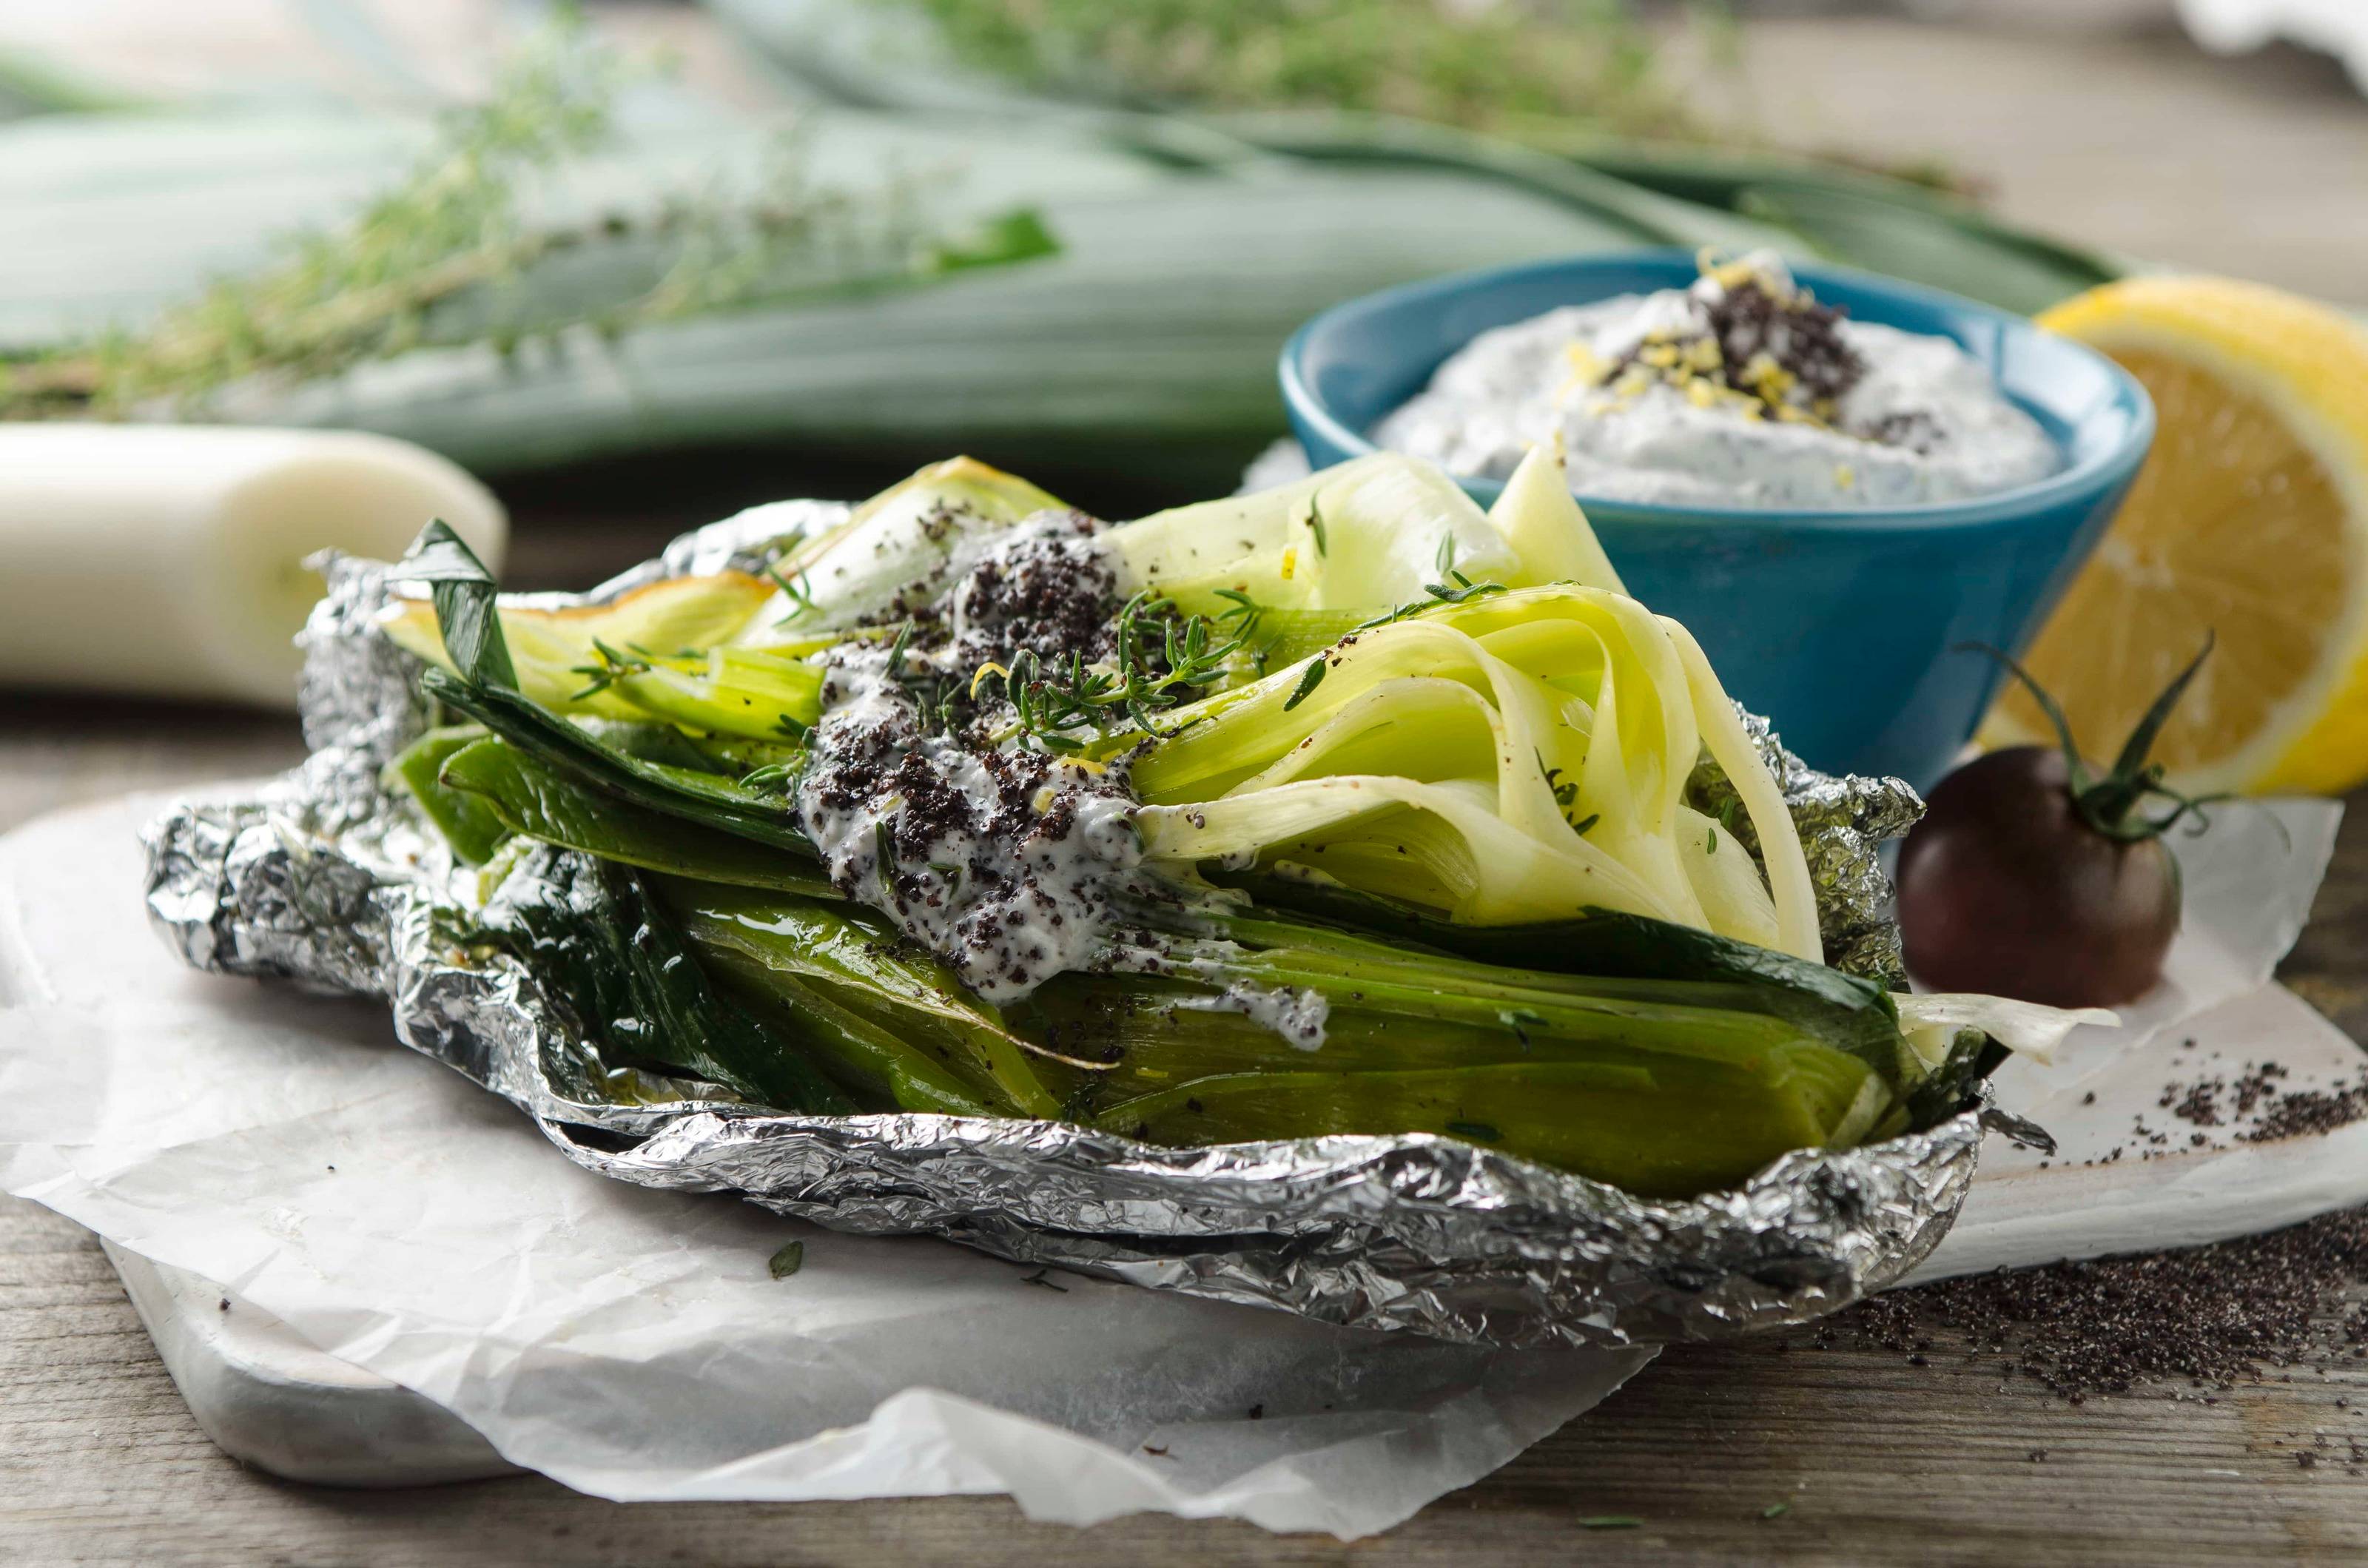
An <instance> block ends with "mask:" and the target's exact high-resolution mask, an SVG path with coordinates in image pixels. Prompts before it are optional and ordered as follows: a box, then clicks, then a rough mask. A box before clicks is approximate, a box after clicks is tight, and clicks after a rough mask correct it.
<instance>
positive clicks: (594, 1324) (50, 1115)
mask: <svg viewBox="0 0 2368 1568" xmlns="http://www.w3.org/2000/svg"><path fill="white" fill-rule="evenodd" d="M152 809H153V803H139V802H128V803H121V802H120V803H117V804H114V805H111V806H107V807H101V808H94V809H90V810H85V811H82V812H73V813H68V814H65V815H62V816H59V817H52V818H50V819H47V820H46V821H44V822H42V823H39V824H34V825H32V826H30V827H28V828H26V829H23V830H20V831H19V832H18V833H17V834H15V835H10V836H9V837H8V838H7V839H6V840H0V999H5V1000H6V1002H8V1003H9V1004H10V1006H8V1007H7V1008H6V1010H0V1187H6V1190H8V1191H9V1192H12V1193H16V1194H17V1195H20V1196H23V1197H27V1198H30V1199H35V1200H37V1201H39V1202H41V1203H44V1204H47V1205H49V1206H50V1207H51V1208H52V1209H55V1210H58V1211H60V1212H61V1213H63V1214H65V1215H67V1216H69V1217H70V1218H72V1219H74V1220H75V1221H78V1222H80V1223H82V1224H85V1225H86V1226H88V1227H90V1228H91V1229H92V1230H95V1231H97V1232H98V1233H100V1234H102V1235H104V1236H107V1237H108V1238H109V1239H110V1240H112V1241H115V1242H117V1243H119V1244H121V1245H123V1246H126V1247H128V1248H130V1249H131V1250H132V1251H135V1252H138V1253H141V1254H143V1255H145V1256H149V1257H152V1258H154V1259H156V1260H158V1261H159V1262H162V1263H165V1264H168V1265H172V1266H174V1267H180V1268H185V1269H188V1270H189V1271H191V1272H193V1273H196V1274H199V1275H202V1276H204V1277H206V1278H210V1279H213V1280H216V1281H218V1282H220V1283H221V1285H222V1287H223V1289H224V1290H225V1291H226V1292H227V1293H229V1294H232V1295H234V1296H237V1297H240V1298H242V1299H244V1300H245V1301H248V1302H251V1303H253V1304H254V1305H255V1306H256V1307H259V1308H261V1309H262V1310H263V1311H265V1312H269V1313H271V1314H272V1315H273V1316H275V1317H278V1318H279V1319H280V1320H282V1321H283V1322H285V1323H287V1324H289V1325H290V1327H292V1328H294V1329H295V1330H296V1331H297V1332H298V1333H300V1334H302V1335H303V1336H304V1337H305V1338H307V1339H309V1340H311V1341H312V1342H313V1343H314V1344H316V1345H318V1346H321V1347H322V1348H323V1349H324V1350H326V1351H328V1352H329V1353H330V1354H332V1355H335V1356H337V1357H339V1358H343V1359H345V1360H347V1361H350V1362H352V1363H354V1364H356V1365H358V1366H361V1367H364V1368H367V1369H370V1370H372V1371H375V1372H377V1373H379V1374H381V1375H382V1376H385V1377H388V1378H391V1379H393V1380H394V1381H398V1382H401V1383H403V1384H404V1385H406V1386H408V1387H410V1388H413V1389H416V1390H417V1391H418V1392H421V1393H423V1394H426V1395H427V1397H429V1398H431V1399H434V1400H436V1401H437V1402H438V1403H442V1404H444V1405H446V1406H447V1407H449V1408H450V1409H451V1410H452V1411H454V1412H455V1413H456V1414H458V1415H460V1416H461V1418H462V1419H463V1420H465V1421H467V1422H468V1423H469V1424H470V1425H471V1426H473V1427H475V1428H476V1429H477V1430H478V1431H480V1432H482V1433H484V1436H485V1437H487V1439H488V1440H490V1441H491V1442H492V1443H493V1445H494V1446H495V1448H496V1449H499V1450H500V1451H501V1452H502V1454H503V1455H504V1456H505V1457H506V1458H507V1459H509V1460H512V1461H514V1462H516V1463H518V1464H521V1465H525V1466H528V1467H529V1468H531V1469H534V1470H538V1471H542V1472H544V1473H545V1474H548V1475H551V1476H552V1477H554V1478H556V1479H558V1480H560V1481H562V1482H564V1483H567V1484H568V1485H571V1486H574V1487H576V1488H578V1489H580V1490H583V1491H586V1492H590V1493H595V1494H599V1495H602V1496H609V1497H617V1498H625V1499H642V1498H716V1499H734V1498H738V1499H760V1500H770V1501H794V1500H800V1499H805V1498H824V1497H832V1498H852V1497H884V1496H905V1495H921V1494H947V1493H984V1492H1008V1493H1009V1494H1011V1495H1012V1496H1013V1497H1015V1498H1016V1499H1017V1500H1018V1501H1019V1505H1020V1506H1021V1507H1023V1508H1024V1509H1026V1510H1027V1511H1028V1512H1029V1513H1030V1515H1032V1516H1034V1517H1038V1518H1045V1519H1055V1520H1063V1521H1067V1522H1071V1523H1078V1524H1084V1523H1090V1522H1092V1521H1094V1520H1098V1519H1103V1518H1108V1517H1113V1516H1115V1515H1119V1514H1123V1513H1128V1512H1133V1511H1136V1510H1143V1509H1156V1510H1163V1511H1167V1512H1170V1513H1175V1514H1180V1515H1186V1516H1190V1517H1208V1516H1229V1517H1238V1518H1244V1519H1247V1520H1250V1521H1252V1522H1254V1523H1256V1524H1259V1525H1262V1526H1264V1527H1266V1528H1269V1529H1276V1530H1323V1531H1330V1532H1332V1533H1334V1534H1336V1535H1339V1536H1342V1537H1355V1536H1360V1535H1364V1534H1369V1533H1371V1532H1372V1531H1375V1530H1380V1529H1383V1528H1388V1527H1389V1526H1390V1525H1393V1524H1395V1523H1396V1522H1398V1521H1399V1520H1401V1519H1403V1518H1405V1517H1407V1516H1409V1515H1411V1514H1412V1513H1414V1512H1415V1511H1416V1510H1417V1509H1418V1508H1420V1507H1421V1506H1423V1505H1424V1504H1426V1503H1428V1502H1429V1501H1430V1500H1431V1499H1432V1498H1434V1497H1436V1496H1438V1495H1440V1494H1441V1493H1444V1492H1447V1491H1450V1490H1452V1489H1453V1488H1455V1487H1459V1486H1463V1485H1464V1484H1466V1483H1470V1482H1472V1481H1473V1480H1475V1479H1476V1478H1478V1477H1480V1476H1482V1475H1485V1474H1486V1473H1487V1472H1488V1471H1491V1470H1494V1469H1496V1468H1497V1466H1499V1465H1501V1464H1503V1463H1504V1462H1505V1461H1506V1460H1509V1459H1510V1458H1512V1457H1513V1456H1514V1455H1515V1454H1518V1453H1519V1452H1520V1450H1521V1449H1524V1448H1526V1447H1528V1446H1529V1445H1530V1444H1531V1443H1533V1442H1535V1441H1536V1440H1537V1439H1538V1438H1540V1437H1543V1436H1545V1435H1546V1434H1547V1433H1549V1432H1552V1431H1553V1430H1554V1428H1556V1427H1557V1426H1561V1425H1562V1424H1563V1423H1564V1422H1565V1421H1567V1420H1569V1419H1570V1418H1571V1417H1572V1416H1574V1415H1577V1414H1578V1413H1579V1412H1581V1411H1583V1410H1586V1409H1588V1407H1589V1406H1591V1405H1593V1404H1595V1403H1597V1402H1599V1401H1600V1400H1601V1399H1603V1398H1604V1397H1605V1396H1606V1395H1607V1394H1609V1393H1610V1392H1611V1391H1612V1390H1613V1389H1615V1388H1617V1387H1618V1386H1619V1385H1620V1384H1621V1382H1622V1381H1624V1380H1625V1379H1626V1378H1627V1377H1628V1376H1629V1375H1630V1374H1632V1373H1633V1372H1634V1371H1635V1370H1636V1369H1638V1368H1639V1367H1641V1366H1643V1365H1644V1363H1645V1361H1646V1360H1647V1359H1649V1353H1647V1352H1627V1353H1613V1352H1578V1351H1560V1352H1529V1353H1520V1354H1512V1353H1502V1352H1490V1351H1485V1350H1475V1349H1470V1348H1464V1347H1459V1346H1447V1345H1441V1344H1438V1343H1435V1342H1431V1341H1427V1340H1421V1339H1417V1338H1413V1337H1410V1336H1404V1335H1375V1334H1352V1333H1349V1332H1345V1331H1341V1330H1335V1329H1328V1328H1325V1327H1322V1326H1320V1325H1316V1324H1308V1323H1304V1322H1302V1321H1300V1320H1297V1319H1294V1318H1291V1317H1288V1316H1285V1315H1283V1314H1281V1313H1276V1312H1261V1311H1258V1310H1255V1309H1251V1308H1243V1307H1232V1306H1226V1305H1223V1304H1219V1303H1214V1302H1204V1301H1190V1300H1186V1299H1184V1298H1180V1297H1174V1296H1166V1295H1159V1294H1155V1293H1153V1292H1150V1291H1146V1290H1137V1289H1134V1288H1132V1287H1128V1286H1123V1285H1115V1284H1108V1283H1104V1282H1101V1281H1097V1280H1091V1279H1086V1278H1077V1277H1074V1276H1065V1275H1057V1274H1055V1275H1048V1276H1045V1277H1044V1279H1043V1282H1042V1283H1038V1284H1030V1283H1029V1282H1028V1277H1029V1276H1030V1274H1031V1273H1032V1272H1034V1271H1031V1270H1028V1269H1023V1268H1019V1267H1013V1266H1011V1265H1008V1264H1005V1263H1002V1262H999V1261H997V1260H995V1259H992V1258H988V1257H985V1256H982V1255H979V1254H976V1253H973V1252H970V1251H967V1250H965V1249H962V1248H960V1247H955V1246H951V1245H948V1244H942V1243H939V1242H935V1241H928V1240H876V1239H867V1238H861V1237H854V1236H843V1235H838V1234H835V1233H830V1232H826V1231H821V1230H817V1229H814V1228H813V1227H810V1226H804V1225H800V1224H798V1223H795V1222H793V1221H785V1220H780V1219H776V1218H774V1217H772V1216H770V1215H768V1214H766V1213H765V1212H763V1211H762V1210H757V1209H756V1208H754V1207H753V1206H750V1205H748V1204H746V1203H742V1202H739V1201H736V1200H734V1199H730V1198H728V1197H722V1196H706V1197H701V1196H688V1195H680V1194H670V1193H662V1192H653V1191H647V1190H644V1189H642V1188H639V1187H629V1186H626V1185H624V1184H622V1183H619V1182H613V1181H609V1180H607V1179H605V1178H602V1177H600V1176H593V1175H591V1174H589V1173H587V1172H585V1171H582V1170H580V1169H578V1168H577V1167H575V1165H571V1164H570V1163H569V1162H568V1161H567V1160H566V1159H564V1157H563V1156H561V1155H560V1154H559V1153H557V1152H556V1151H555V1150H553V1149H552V1148H551V1147H549V1146H548V1145H547V1144H546V1143H545V1142H543V1140H542V1138H541V1135H540V1134H538V1133H537V1132H536V1131H534V1130H533V1128H532V1126H531V1125H530V1124H529V1123H528V1122H527V1121H526V1120H525V1119H523V1118H521V1117H520V1116H518V1114H517V1113H516V1112H515V1111H513V1110H512V1109H511V1108H509V1107H508V1106H507V1105H506V1104H504V1103H503V1102H501V1101H500V1100H498V1099H496V1098H495V1096H492V1095H489V1094H487V1093H485V1092H484V1091H483V1090H481V1089H478V1088H477V1087H476V1086H475V1085H472V1084H470V1083H468V1082H467V1081H466V1080H464V1079H462V1078H461V1077H460V1076H459V1075H458V1074H454V1073H452V1072H450V1070H449V1069H446V1068H444V1067H442V1066H440V1065H438V1064H437V1063H435V1062H430V1061H428V1060H427V1059H426V1058H424V1057H420V1056H417V1055H415V1054H414V1053H413V1052H411V1051H406V1050H404V1049H403V1048H401V1047H399V1046H397V1045H395V1044H394V1043H393V1039H392V1034H391V1030H390V1028H389V1025H388V1022H387V1019H386V1016H385V1010H384V1008H383V1007H382V1006H374V1005H370V1004H364V1003H360V1002H355V1001H350V1000H342V999H331V998H320V997H310V996H305V995H302V994H297V993H295V992H294V991H293V990H291V989H290V988H288V987H284V986H282V987H265V986H261V985H256V984H253V983H246V982H239V981H228V980H222V979H219V978H212V977H208V976H202V975H198V974H194V973H191V972H189V971H187V970H186V969H184V968H183V967H182V966H181V965H180V963H179V962H178V961H177V960H175V959H174V958H172V957H171V956H170V955H168V954H167V953H166V951H165V949H164V948H163V946H162V945H161V944H160V943H158V942H157V941H156V940H155V938H154V937H153V936H152V935H151V934H150V933H149V931H148V929H147V926H146V920H145V916H144V913H143V912H142V909H141V907H140V903H139V899H138V893H137V890H138V887H139V855H138V848H137V846H136V845H135V844H134V842H133V838H132V835H133V832H134V830H135V828H136V826H137V824H139V822H140V821H141V820H142V818H143V817H144V816H145V815H147V814H149V813H150V812H151V810H152ZM801 1238H803V1241H804V1242H805V1246H806V1253H805V1263H804V1267H803V1269H802V1270H801V1271H800V1272H798V1273H797V1274H795V1275H794V1276H792V1277H791V1278H786V1279H775V1278H772V1277H771V1274H770V1272H769V1270H768V1267H767V1262H768V1258H769V1257H770V1256H772V1255H773V1253H774V1252H775V1251H776V1250H777V1249H779V1248H780V1246H781V1245H782V1244H784V1243H786V1242H789V1241H791V1240H794V1239H801Z"/></svg>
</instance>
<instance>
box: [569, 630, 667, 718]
mask: <svg viewBox="0 0 2368 1568" xmlns="http://www.w3.org/2000/svg"><path fill="white" fill-rule="evenodd" d="M627 646H628V647H630V648H632V653H630V654H628V653H619V652H617V650H616V649H614V648H611V647H609V644H607V643H606V642H601V641H600V639H598V637H595V638H594V639H592V656H593V658H594V660H595V661H597V662H595V663H593V664H589V665H570V666H568V672H567V673H568V674H570V675H578V676H585V677H586V681H587V682H588V684H587V685H586V687H584V689H583V690H581V691H579V692H577V693H575V695H574V696H572V697H570V698H569V699H567V700H569V701H570V702H581V701H583V700H584V699H586V698H587V697H597V696H598V695H599V694H600V693H601V692H604V691H606V690H608V689H609V687H612V686H614V685H616V684H617V683H618V682H619V681H620V680H623V679H624V678H625V677H626V676H645V675H647V674H649V673H650V672H651V671H652V670H654V669H655V668H657V658H656V656H655V654H653V653H651V652H650V651H649V650H648V649H646V648H644V647H643V646H641V645H640V644H639V643H628V644H627Z"/></svg>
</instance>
